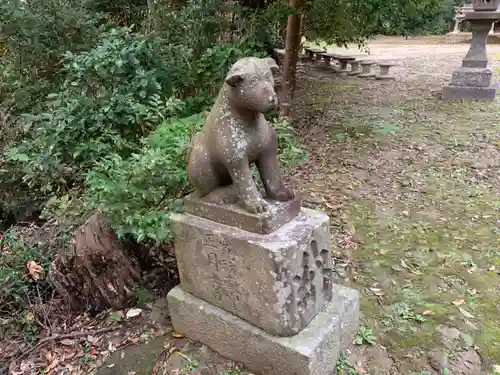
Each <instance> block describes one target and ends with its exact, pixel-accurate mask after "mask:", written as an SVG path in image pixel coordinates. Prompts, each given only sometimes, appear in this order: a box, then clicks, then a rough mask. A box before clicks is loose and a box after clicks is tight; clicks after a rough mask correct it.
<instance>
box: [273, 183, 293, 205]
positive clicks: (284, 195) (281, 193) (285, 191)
mask: <svg viewBox="0 0 500 375" xmlns="http://www.w3.org/2000/svg"><path fill="white" fill-rule="evenodd" d="M269 198H271V199H275V200H277V201H280V202H287V201H290V200H292V199H293V198H295V193H294V192H293V190H292V189H290V188H288V187H286V186H281V187H280V189H279V190H278V191H276V192H275V193H274V194H272V196H270V197H269Z"/></svg>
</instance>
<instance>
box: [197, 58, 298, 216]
mask: <svg viewBox="0 0 500 375" xmlns="http://www.w3.org/2000/svg"><path fill="white" fill-rule="evenodd" d="M278 71H279V68H278V65H276V62H275V61H274V60H273V59H272V58H262V59H261V58H258V57H245V58H242V59H240V60H238V61H237V62H236V63H234V64H233V66H232V67H231V69H230V71H229V73H228V75H227V77H226V79H225V82H224V84H223V86H222V88H221V90H220V92H219V95H218V97H217V100H216V101H215V104H214V106H213V107H212V110H211V111H210V113H209V115H208V117H207V120H206V121H205V124H204V125H203V129H202V130H201V132H199V133H197V134H195V135H194V136H193V138H192V140H191V144H190V147H189V150H188V153H189V165H188V175H189V181H190V182H191V184H192V185H193V187H194V188H195V191H196V192H197V193H198V194H199V196H200V197H205V196H207V195H209V194H210V193H212V192H214V191H215V190H216V189H218V188H220V187H222V186H228V185H231V184H232V185H233V186H234V189H235V191H236V193H237V195H238V198H239V199H238V203H239V204H241V206H242V207H243V208H244V209H245V210H247V211H248V212H252V213H264V212H267V211H268V208H269V207H268V204H267V202H266V201H265V200H264V199H263V198H262V196H261V194H259V191H258V190H257V186H256V185H255V182H254V180H253V178H252V172H251V170H250V165H251V164H255V165H256V166H257V169H258V170H259V173H260V176H261V178H262V181H263V183H264V187H265V190H266V193H267V196H268V197H270V198H272V199H274V200H278V201H283V202H285V201H289V200H291V199H293V198H294V193H293V191H292V190H291V189H289V188H287V187H286V186H285V185H284V183H283V180H282V178H281V172H280V168H279V164H278V159H277V156H276V154H277V136H276V132H275V130H274V129H273V128H272V127H271V126H270V125H269V123H268V122H267V120H266V119H265V118H264V113H266V112H268V111H270V110H273V109H275V108H276V106H277V104H278V96H277V95H276V92H275V90H274V77H273V73H277V72H278Z"/></svg>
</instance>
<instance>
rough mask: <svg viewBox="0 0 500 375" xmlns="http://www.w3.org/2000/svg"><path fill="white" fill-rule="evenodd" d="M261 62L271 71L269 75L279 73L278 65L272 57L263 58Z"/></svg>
mask: <svg viewBox="0 0 500 375" xmlns="http://www.w3.org/2000/svg"><path fill="white" fill-rule="evenodd" d="M262 61H263V62H264V63H265V64H266V65H267V66H268V67H269V69H271V73H273V74H276V73H278V72H279V71H280V68H279V66H278V64H276V61H274V59H273V58H272V57H264V58H263V59H262Z"/></svg>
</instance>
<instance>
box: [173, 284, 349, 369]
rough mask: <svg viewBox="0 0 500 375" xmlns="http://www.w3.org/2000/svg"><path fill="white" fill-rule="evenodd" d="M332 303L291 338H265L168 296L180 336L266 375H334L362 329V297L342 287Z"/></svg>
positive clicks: (187, 299)
mask: <svg viewBox="0 0 500 375" xmlns="http://www.w3.org/2000/svg"><path fill="white" fill-rule="evenodd" d="M334 293H335V299H334V301H332V302H331V303H329V304H328V305H327V306H326V307H325V309H324V310H323V311H322V312H320V313H319V314H318V315H317V316H316V317H315V318H314V319H313V320H312V321H311V322H310V323H309V325H308V326H307V327H306V328H305V329H303V330H302V331H301V332H300V333H298V334H297V335H295V336H293V337H276V336H272V335H269V334H267V333H266V332H264V331H262V330H261V329H259V328H257V327H255V326H253V325H251V324H249V323H248V322H246V321H244V320H242V319H240V318H238V317H236V316H234V315H232V314H230V313H228V312H226V311H224V310H221V309H219V308H217V307H215V306H213V305H211V304H209V303H207V302H205V301H203V300H201V299H199V298H196V297H194V296H193V295H191V294H189V293H187V292H185V291H183V290H182V288H181V287H176V288H174V289H172V290H171V291H170V293H169V294H168V303H169V308H170V311H171V317H172V323H173V326H174V328H175V330H176V331H178V332H182V333H184V334H185V335H186V336H187V337H189V338H191V339H192V340H195V341H200V342H202V343H204V344H206V345H208V346H209V347H210V348H211V349H213V350H215V351H217V352H219V353H220V354H222V355H224V356H225V357H228V358H230V359H232V360H233V361H236V362H240V363H242V364H243V365H244V366H245V367H247V368H248V369H249V370H250V371H252V372H255V373H258V374H262V375H267V374H269V375H270V374H272V375H331V374H333V373H334V370H335V363H336V361H337V359H338V357H339V353H340V351H341V350H342V349H344V346H343V345H345V343H349V342H351V340H352V339H353V338H354V335H355V334H356V332H357V329H358V325H359V323H358V321H359V294H358V292H357V291H355V290H353V289H349V288H345V287H341V286H336V287H335V289H334Z"/></svg>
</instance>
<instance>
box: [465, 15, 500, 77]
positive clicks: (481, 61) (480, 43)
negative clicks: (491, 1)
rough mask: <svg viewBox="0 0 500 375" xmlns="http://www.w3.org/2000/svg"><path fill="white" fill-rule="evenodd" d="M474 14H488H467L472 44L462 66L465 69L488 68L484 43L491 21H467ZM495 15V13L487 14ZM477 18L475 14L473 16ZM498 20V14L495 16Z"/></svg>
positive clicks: (499, 16)
mask: <svg viewBox="0 0 500 375" xmlns="http://www.w3.org/2000/svg"><path fill="white" fill-rule="evenodd" d="M475 13H488V12H469V13H467V19H468V20H469V22H470V23H471V28H472V42H471V46H470V49H469V51H468V52H467V55H465V57H464V59H463V60H462V66H463V67H466V68H486V67H487V66H488V52H487V50H486V42H487V39H488V34H489V32H490V30H491V23H492V22H493V21H492V20H488V19H469V17H471V15H472V14H475ZM489 13H496V12H489ZM475 16H477V14H475ZM497 17H498V18H497V19H500V13H499V14H498V15H497Z"/></svg>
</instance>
